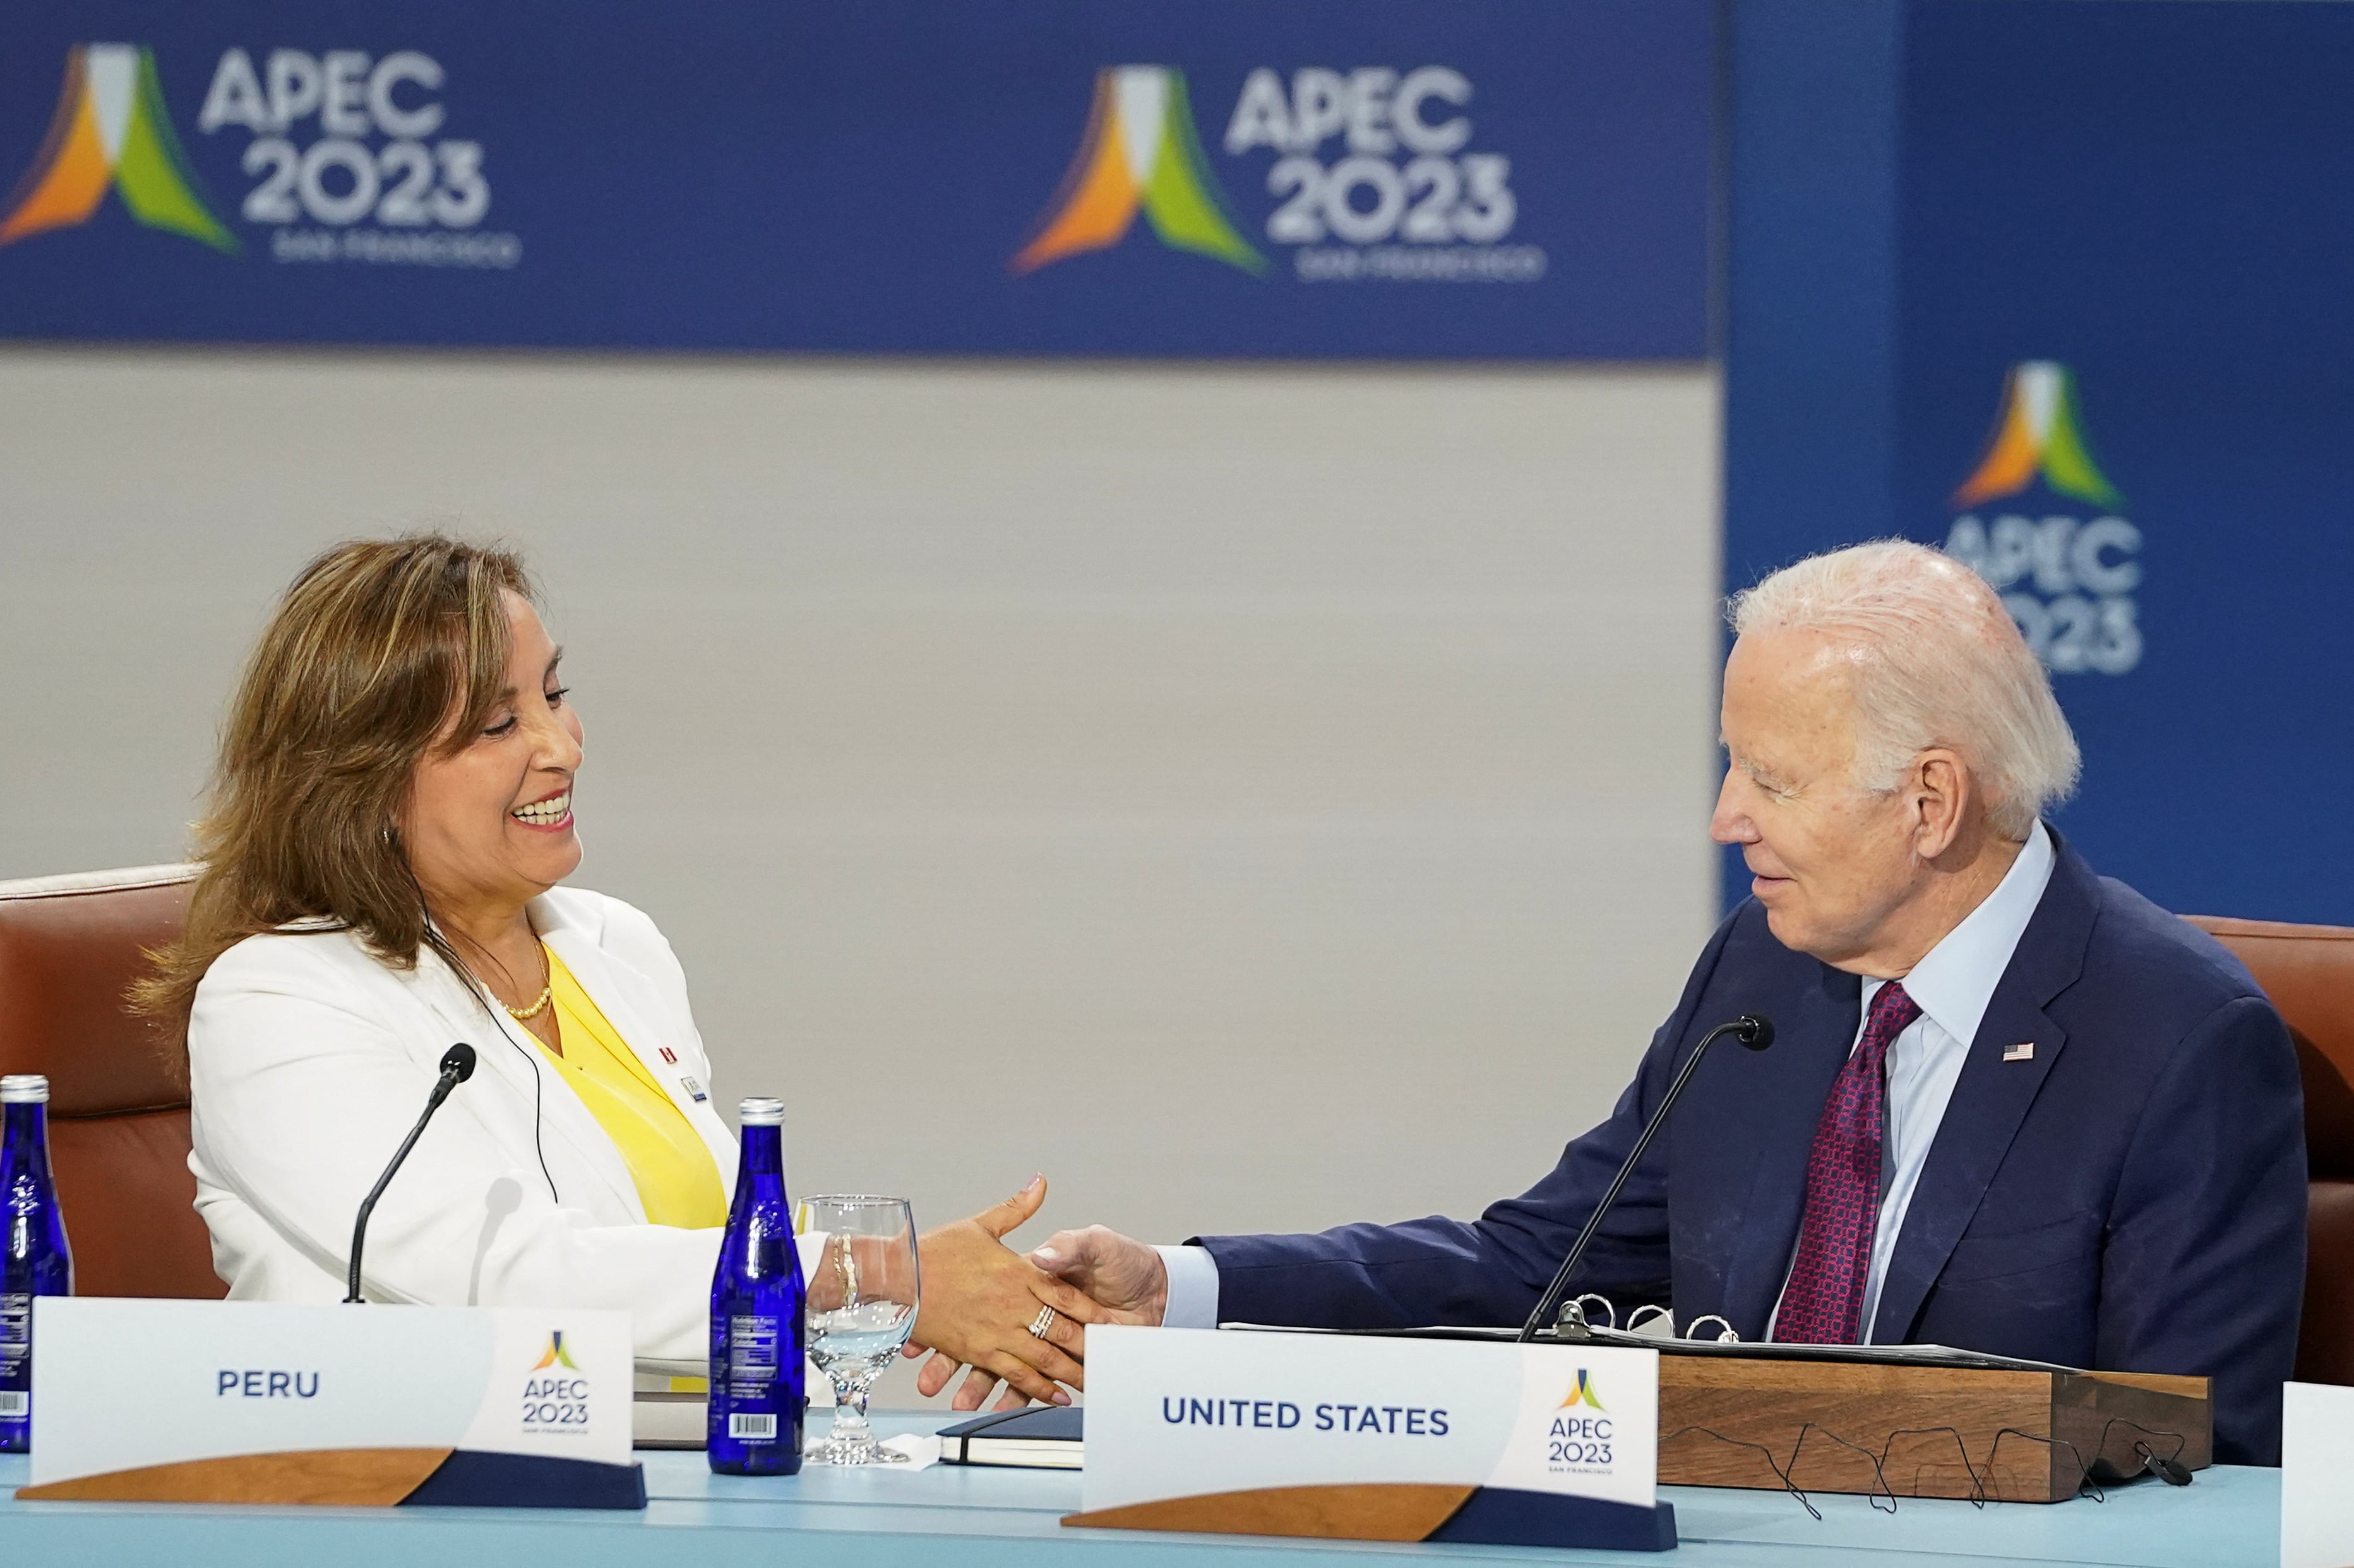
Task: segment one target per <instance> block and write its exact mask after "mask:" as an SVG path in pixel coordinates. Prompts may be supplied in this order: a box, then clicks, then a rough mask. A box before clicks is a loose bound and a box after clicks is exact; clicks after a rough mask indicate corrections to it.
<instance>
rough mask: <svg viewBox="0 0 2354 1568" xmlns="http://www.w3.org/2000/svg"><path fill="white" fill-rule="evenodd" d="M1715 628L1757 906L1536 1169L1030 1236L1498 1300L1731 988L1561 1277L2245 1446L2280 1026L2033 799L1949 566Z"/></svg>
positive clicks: (2053, 750) (1299, 1283)
mask: <svg viewBox="0 0 2354 1568" xmlns="http://www.w3.org/2000/svg"><path fill="white" fill-rule="evenodd" d="M1732 620H1733V625H1734V630H1735V632H1736V633H1737V641H1735V643H1734V650H1733V654H1732V657H1731V659H1730V660H1729V661H1728V662H1727V663H1726V665H1725V671H1724V701H1723V742H1724V746H1725V749H1726V751H1727V752H1728V753H1729V755H1730V761H1731V766H1730V767H1729V768H1728V769H1727V771H1726V774H1725V779H1724V787H1723V793H1722V795H1721V796H1720V798H1719V800H1718V801H1717V807H1716V812H1715V816H1714V819H1713V821H1712V824H1711V831H1712V835H1713V836H1714V838H1715V839H1716V840H1717V842H1720V843H1725V844H1735V845H1738V846H1740V849H1741V853H1742V854H1743V857H1744V860H1745V861H1746V862H1747V864H1748V867H1749V870H1750V871H1751V873H1752V874H1753V875H1754V880H1753V881H1752V883H1751V885H1750V897H1749V898H1747V899H1746V900H1744V902H1743V903H1742V904H1741V906H1739V907H1738V908H1736V909H1734V911H1733V913H1732V914H1731V915H1730V916H1728V917H1727V918H1726V919H1725V921H1724V923H1723V925H1722V926H1720V927H1718V928H1717V931H1716V934H1715V935H1714V936H1713V937H1712V938H1711V939H1710V940H1709V943H1708V946H1707V947H1706V948H1704V949H1703V950H1702V953H1701V956H1700V961H1699V963H1698V964H1696V965H1695V966H1694V967H1693V969H1692V971H1691V979H1690V980H1689V981H1687V982H1686V984H1685V987H1684V991H1683V996H1682V999H1681V1001H1679V1002H1678V1003H1677V1005H1676V1008H1675V1011H1674V1012H1673V1013H1672V1014H1671V1015H1670V1018H1669V1019H1668V1022H1667V1023H1666V1024H1665V1025H1664V1026H1663V1027H1662V1028H1661V1029H1660V1030H1659V1033H1658V1034H1657V1035H1656V1036H1655V1037H1654V1038H1653V1040H1652V1042H1651V1045H1650V1048H1649V1051H1648V1052H1647V1053H1646V1054H1645V1055H1644V1057H1643V1060H1642V1064H1641V1065H1640V1066H1639V1067H1638V1070H1637V1072H1636V1075H1635V1081H1634V1083H1633V1084H1632V1085H1631V1086H1629V1087H1628V1090H1627V1092H1626V1093H1625V1095H1624V1096H1623V1097H1621V1098H1620V1100H1619V1102H1618V1105H1617V1109H1616V1110H1615V1111H1614V1112H1613V1113H1612V1114H1611V1116H1610V1118H1609V1119H1607V1120H1606V1121H1605V1122H1603V1123H1602V1124H1601V1125H1600V1126H1599V1127H1596V1128H1594V1129H1593V1130H1592V1131H1590V1132H1588V1133H1586V1134H1585V1136H1584V1137H1582V1138H1579V1139H1576V1140H1575V1142H1573V1143H1571V1144H1570V1145H1569V1146H1568V1148H1567V1150H1565V1151H1564V1154H1563V1156H1562V1158H1561V1161H1560V1163H1559V1164H1558V1165H1556V1166H1555V1167H1554V1168H1553V1171H1551V1172H1550V1173H1549V1174H1548V1175H1546V1176H1545V1177H1544V1179H1543V1180H1542V1181H1539V1182H1538V1183H1537V1184H1536V1185H1535V1186H1534V1187H1532V1188H1531V1189H1530V1190H1529V1191H1528V1192H1524V1193H1522V1195H1521V1196H1519V1197H1517V1198H1511V1199H1507V1200H1505V1201H1503V1202H1499V1203H1497V1204H1495V1205H1494V1206H1492V1207H1491V1208H1490V1209H1489V1210H1488V1211H1487V1212H1486V1213H1484V1214H1482V1215H1481V1216H1480V1217H1479V1219H1478V1220H1476V1221H1472V1222H1469V1223H1465V1222H1461V1221H1457V1220H1450V1219H1443V1218H1430V1219H1423V1220H1414V1221H1409V1222H1407V1223H1405V1224H1394V1225H1372V1224H1357V1225H1344V1226H1342V1227H1341V1228H1340V1229H1337V1230H1332V1231H1327V1232H1325V1233H1323V1234H1320V1235H1294V1236H1207V1237H1200V1238H1196V1239H1195V1240H1194V1241H1193V1242H1190V1243H1188V1244H1187V1245H1184V1246H1182V1247H1171V1248H1154V1247H1150V1246H1146V1245H1141V1244H1140V1243H1137V1242H1134V1241H1130V1240H1129V1239H1127V1238H1126V1237H1123V1236H1120V1235H1119V1234H1115V1233H1113V1232H1110V1231H1108V1230H1105V1229H1102V1228H1101V1227H1096V1228H1091V1229H1088V1230H1085V1231H1076V1232H1065V1233H1062V1234H1057V1235H1055V1236H1053V1237H1051V1238H1049V1239H1048V1241H1047V1242H1046V1244H1045V1245H1043V1246H1041V1247H1039V1248H1038V1249H1037V1250H1036V1251H1035V1252H1034V1254H1033V1257H1034V1259H1035V1260H1036V1261H1037V1262H1038V1263H1039V1264H1040V1265H1041V1266H1044V1267H1046V1268H1048V1269H1049V1270H1051V1271H1053V1272H1055V1273H1057V1274H1059V1275H1061V1276H1062V1277H1064V1278H1065V1279H1066V1280H1068V1281H1070V1282H1071V1283H1073V1284H1076V1285H1078V1286H1079V1287H1082V1288H1083V1289H1086V1290H1087V1291H1088V1292H1089V1293H1090V1294H1091V1295H1093V1296H1095V1297H1096V1298H1097V1299H1098V1300H1099V1301H1101V1302H1103V1303H1104V1304H1105V1305H1107V1306H1109V1307H1114V1308H1120V1309H1122V1310H1123V1311H1126V1312H1129V1313H1131V1314H1134V1315H1136V1316H1137V1317H1139V1318H1140V1319H1141V1320H1144V1321H1160V1322H1166V1323H1169V1324H1172V1325H1184V1324H1192V1325H1202V1326H1206V1325H1210V1324H1214V1323H1215V1322H1217V1321H1220V1320H1222V1319H1223V1320H1227V1321H1248V1322H1259V1323H1280V1324H1305V1325H1320V1326H1326V1327H1334V1328H1343V1327H1384V1326H1396V1327H1404V1326H1410V1325H1417V1324H1434V1323H1478V1324H1499V1323H1517V1322H1519V1321H1520V1320H1521V1319H1522V1316H1523V1315H1524V1314H1526V1313H1527V1312H1528V1311H1529V1310H1530V1309H1531V1308H1532V1306H1533V1304H1534V1302H1535V1299H1536V1297H1537V1293H1538V1292H1539V1291H1540V1290H1541V1289H1542V1288H1543V1287H1544V1285H1545V1283H1546V1281H1547V1280H1548V1278H1549V1277H1551V1275H1552V1273H1553V1269H1554V1267H1555V1266H1556V1265H1557V1264H1558V1262H1559V1260H1560V1259H1561V1257H1562V1255H1563V1254H1564V1252H1565V1251H1566V1249H1567V1248H1568V1245H1569V1243H1570V1240H1571V1237H1572V1236H1573V1235H1574V1234H1575V1232H1576V1231H1577V1230H1578V1228H1579V1227H1580V1226H1581V1225H1582V1224H1584V1223H1585V1220H1586V1219H1587V1217H1588V1216H1589V1215H1590V1214H1591V1213H1592V1212H1593V1208H1594V1205H1595V1203H1596V1201H1597V1199H1598V1197H1599V1195H1600V1193H1601V1192H1602V1191H1603V1189H1604V1187H1605V1186H1606V1184H1607V1182H1608V1181H1609V1180H1610V1177H1611V1175H1612V1173H1613V1172H1614V1171H1615V1170H1616V1169H1617V1166H1618V1164H1619V1162H1620V1160H1622V1159H1623V1158H1624V1157H1625V1155H1626V1153H1627V1151H1628V1150H1629V1149H1630V1148H1631V1147H1632V1146H1633V1142H1634V1139H1635V1137H1636V1135H1637V1133H1638V1130H1639V1129H1640V1128H1641V1127H1642V1125H1643V1122H1644V1119H1645V1118H1647V1117H1648V1116H1649V1114H1650V1112H1651V1111H1652V1110H1653V1109H1654V1108H1656V1107H1657V1106H1658V1104H1659V1097H1660V1096H1661V1094H1662V1093H1663V1092H1664V1091H1665V1089H1666V1086H1667V1085H1668V1083H1669V1081H1670V1078H1671V1077H1672V1076H1673V1075H1674V1074H1675V1071H1676V1069H1677V1068H1678V1066H1680V1065H1681V1063H1682V1062H1683V1061H1684V1059H1685V1058H1686V1057H1687V1056H1688V1055H1689V1054H1690V1053H1691V1051H1692V1049H1693V1048H1694V1047H1695V1046H1696V1045H1697V1044H1698V1043H1699V1041H1700V1039H1701V1037H1702V1035H1703V1034H1704V1033H1707V1031H1708V1030H1709V1028H1710V1027H1711V1026H1712V1025H1713V1024H1716V1023H1720V1022H1723V1021H1725V1020H1728V1019H1731V1018H1733V1017H1734V1016H1735V1015H1737V1014H1740V1013H1744V1012H1759V1013H1764V1014H1765V1015H1766V1016H1768V1017H1770V1018H1772V1019H1773V1020H1774V1022H1775V1023H1776V1026H1777V1042H1776V1044H1775V1045H1774V1047H1773V1049H1771V1050H1770V1051H1766V1052H1764V1053H1762V1054H1753V1053H1750V1052H1746V1051H1734V1052H1722V1051H1720V1052H1715V1053H1712V1054H1711V1055H1710V1056H1709V1057H1708V1058H1707V1059H1706V1060H1705V1061H1703V1062H1702V1065H1701V1067H1700V1069H1699V1071H1698V1073H1697V1074H1696V1075H1695V1076H1694V1078H1693V1080H1692V1083H1691V1087H1690V1090H1689V1091H1688V1093H1687V1096H1686V1097H1685V1098H1684V1099H1683V1100H1681V1102H1680V1103H1679V1105H1678V1107H1677V1109H1676V1111H1675V1114H1674V1116H1673V1117H1672V1118H1670V1123H1669V1126H1668V1128H1667V1129H1666V1130H1665V1132H1664V1133H1663V1134H1662V1136H1661V1137H1660V1138H1659V1140H1658V1141H1657V1142H1656V1143H1654V1144H1653V1146H1652V1147H1651V1150H1650V1151H1649V1153H1648V1154H1647V1155H1646V1157H1645V1159H1644V1161H1643V1163H1642V1165H1641V1166H1640V1167H1639V1168H1638V1171H1636V1173H1635V1176H1634V1179H1633V1181H1631V1182H1630V1184H1629V1185H1628V1190H1627V1193H1626V1197H1625V1198H1624V1200H1623V1201H1622V1202H1620V1204H1619V1205H1618V1207H1617V1209H1616V1210H1615V1211H1614V1212H1613V1213H1611V1214H1610V1216H1609V1217H1608V1219H1607V1220H1606V1224H1605V1228H1604V1230H1603V1232H1602V1234H1600V1236H1599V1237H1598V1238H1597V1239H1596V1244H1595V1245H1594V1248H1593V1250H1592V1251H1590V1252H1589V1253H1588V1254H1587V1257H1586V1264H1585V1276H1584V1277H1583V1278H1582V1279H1581V1280H1579V1281H1578V1282H1577V1284H1576V1285H1575V1286H1574V1287H1573V1288H1574V1289H1580V1290H1591V1291H1599V1292H1601V1293H1603V1294H1605V1295H1606V1296H1609V1297H1611V1298H1614V1299H1615V1300H1616V1301H1617V1302H1619V1303H1621V1304H1622V1307H1623V1306H1624V1304H1627V1303H1631V1302H1637V1301H1659V1302H1665V1303H1669V1304H1670V1306H1671V1307H1672V1309H1673V1312H1674V1314H1675V1317H1676V1319H1677V1321H1678V1322H1679V1323H1680V1324H1682V1325H1689V1324H1691V1322H1693V1321H1694V1320H1696V1319H1699V1318H1701V1317H1702V1315H1703V1314H1716V1315H1719V1316H1721V1317H1722V1318H1723V1319H1725V1320H1726V1321H1728V1322H1729V1323H1731V1325H1732V1326H1733V1328H1734V1330H1735V1331H1736V1332H1737V1333H1738V1334H1739V1335H1740V1336H1741V1337H1742V1338H1743V1339H1745V1340H1769V1339H1770V1340H1785V1341H1805V1342H1811V1343H1828V1344H1898V1343H1907V1342H1910V1343H1931V1344H1946V1345H1954V1346H1960V1347H1964V1348H1967V1349H1970V1350H1976V1351H1989V1352H1993V1353H1998V1354H2002V1355H2009V1356H2020V1357H2027V1358H2031V1359H2034V1360H2038V1361H2056V1362H2059V1363H2062V1364H2063V1365H2069V1366H2078V1367H2094V1368H2105V1369H2111V1370H2117V1371H2131V1372H2189V1373H2203V1374H2206V1375H2208V1376H2211V1377H2212V1378H2213V1379H2214V1380H2215V1383H2214V1394H2215V1406H2214V1436H2215V1456H2216V1457H2217V1458H2218V1459H2219V1460H2220V1461H2222V1462H2224V1463H2240V1464H2250V1463H2254V1464H2268V1463H2276V1462H2277V1459H2278V1453H2279V1445H2280V1407H2281V1383H2282V1382H2283V1380H2284V1379H2285V1378H2286V1377H2287V1376H2288V1375H2289V1370H2290V1364H2291V1361H2292V1360H2293V1359H2294V1355H2295V1351H2296V1332H2297V1314H2298V1308H2299V1303H2300V1299H2301V1297H2302V1294H2303V1287H2304V1278H2305V1204H2306V1160H2305V1143H2304V1132H2303V1115H2302V1105H2301V1101H2300V1095H2299V1089H2298V1083H2297V1067H2296V1052H2295V1050H2294V1048H2293V1047H2292V1045H2291V1044H2290V1042H2289V1037H2288V1033H2287V1031H2286V1029H2285V1027H2284V1026H2283V1024H2282V1022H2281V1020H2280V1017H2279V1015H2278V1014H2277V1013H2275V1012H2274V1011H2273V1009H2272V1007H2271V1005H2270V1004H2269V1003H2267V1002H2266V1001H2265V1000H2264V994H2263V993H2262V992H2261V991H2258V990H2257V988H2256V986H2255V983H2254V982H2253V980H2250V978H2249V977H2248V974H2247V971H2246V970H2245V969H2243V968H2242V967H2241V966H2240V964H2239V963H2238V962H2237V961H2236V960H2235V959H2232V957H2231V956H2230V955H2229V954H2228V953H2226V952H2225V951H2224V950H2223V949H2222V948H2221V947H2219V946H2218V945H2216V943H2214V942H2213V941H2212V940H2211V939H2209V938H2207V937H2206V936H2204V935H2203V934H2201V933H2200V932H2199V931H2197V930H2194V929H2193V928H2192V927H2190V926H2188V925H2186V924H2185V923H2184V922H2182V921H2180V920H2179V919H2176V918H2175V917H2173V916H2170V915H2168V914H2167V913H2166V912H2165V911H2163V910H2161V909H2159V908H2158V907H2157V906H2155V905H2153V904H2151V903H2150V902H2149V901H2148V900H2147V899H2146V898H2144V897H2142V896H2141V895H2138V894H2137V893H2135V892H2134V891H2133V890H2132V889H2131V888H2129V887H2126V886H2125V885H2122V884H2120V883H2117V882H2115V881H2111V880H2108V879H2106V878H2104V877H2101V876H2098V875H2096V874H2094V872H2093V869H2092V868H2091V867H2090V866H2088V865H2087V864H2085V863H2084V860H2083V858H2082V857H2080V856H2079V855H2078V854H2077V853H2075V851H2073V849H2071V848H2069V847H2068V845H2067V844H2066V843H2065V842H2062V840H2061V838H2060V836H2059V835H2058V834H2057V833H2056V832H2053V831H2052V829H2051V827H2050V826H2049V825H2048V824H2046V823H2045V822H2044V821H2043V820H2042V817H2043V813H2044V811H2045V810H2047V809H2048V808H2049V807H2050V806H2052V804H2053V803H2054V802H2055V801H2057V800H2061V799H2062V798H2063V797H2064V796H2065V795H2066V794H2067V793H2068V791H2069V790H2070V789H2071V788H2072V787H2073V784H2074V781H2075V776H2076V771H2077V750H2076V744H2075V740H2074V737H2073V736H2072V735H2071V734H2070V732H2069V729H2068V725H2067V721H2066V720H2065V719H2064V718H2063V717H2062V715H2061V713H2060V708H2059V705H2058V704H2057V703H2056V702H2055V701H2054V700H2053V698H2052V689H2051V685H2050V683H2049V681H2048V680H2047V678H2046V677H2045V675H2044V673H2043V671H2042V669H2041V666H2040V665H2039V664H2038V663H2037V662H2036V660H2035V658H2034V656H2033V655H2032V653H2031V652H2030V651H2029V650H2028V648H2027V646H2026V645H2025V643H2024V642H2023V641H2021V640H2020V635H2019V631H2018V630H2017V628H2016V627H2015V626H2014V625H2013V624H2012V622H2011V620H2010V617H2009V614H2008V613H2006V612H2005V610H2004V609H2003V607H2002V604H2001V602H2000V601H1999V599H1997V598H1996V597H1995V595H1994V594H1993V593H1992V592H1991V591H1989V590H1988V588H1987V586H1986V584H1985V583H1983V582H1981V581H1980V580H1979V579H1978V577H1976V576H1974V575H1973V574H1972V573H1970V572H1969V571H1968V570H1967V568H1964V567H1960V566H1958V565H1956V563H1955V562H1953V561H1952V560H1950V559H1949V558H1947V557H1946V556H1943V555H1941V554H1939V553H1937V552H1936V551H1934V550H1929V549H1925V548H1923V547H1921V546H1914V545H1907V544H1901V543H1893V542H1886V543H1879V544H1871V545H1861V546H1855V547H1853V548H1850V549H1845V550H1840V551H1837V552H1834V553H1832V554H1829V555H1825V556H1816V557H1814V558H1812V559H1809V560H1806V561H1801V562H1799V563H1798V564H1797V565H1795V566H1792V567H1787V568H1786V569H1784V570H1782V571H1779V572H1776V573H1775V574H1774V575H1773V576H1771V577H1767V578H1766V579H1765V581H1763V582H1761V583H1759V584H1758V585H1757V586H1756V587H1755V588H1752V589H1750V590H1748V591H1747V592H1745V593H1744V594H1742V595H1740V596H1738V597H1737V598H1736V599H1734V604H1733V611H1732ZM951 1370H952V1369H950V1368H948V1367H934V1368H928V1369H927V1372H928V1374H930V1375H929V1376H928V1378H927V1379H926V1380H925V1381H927V1382H928V1383H930V1385H931V1386H932V1387H933V1388H935V1389H937V1388H938V1386H939V1385H940V1383H943V1382H945V1380H946V1378H947V1376H948V1375H949V1372H950V1371H951ZM982 1392H985V1390H982V1391H975V1390H972V1389H970V1387H968V1389H966V1390H964V1391H960V1393H962V1394H965V1395H969V1396H970V1400H971V1402H973V1403H977V1402H978V1398H979V1395H980V1393H982Z"/></svg>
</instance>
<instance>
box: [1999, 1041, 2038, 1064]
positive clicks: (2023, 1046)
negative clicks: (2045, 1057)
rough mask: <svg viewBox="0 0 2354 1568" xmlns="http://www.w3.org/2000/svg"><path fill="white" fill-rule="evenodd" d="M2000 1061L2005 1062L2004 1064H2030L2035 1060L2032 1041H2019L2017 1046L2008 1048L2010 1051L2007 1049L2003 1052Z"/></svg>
mask: <svg viewBox="0 0 2354 1568" xmlns="http://www.w3.org/2000/svg"><path fill="white" fill-rule="evenodd" d="M2002 1059H2003V1060H2004V1061H2006V1062H2032V1061H2034V1060H2035V1042H2034V1041H2032V1040H2022V1041H2020V1043H2019V1044H2016V1045H2013V1046H2012V1047H2010V1049H2009V1050H2007V1051H2005V1052H2004V1053H2003V1054H2002Z"/></svg>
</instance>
